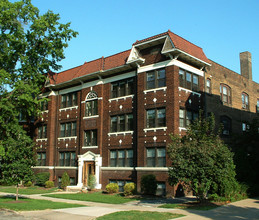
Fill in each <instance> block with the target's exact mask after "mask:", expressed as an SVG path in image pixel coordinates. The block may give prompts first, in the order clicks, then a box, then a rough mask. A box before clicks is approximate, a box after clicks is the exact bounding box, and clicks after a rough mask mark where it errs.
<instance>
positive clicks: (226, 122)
mask: <svg viewBox="0 0 259 220" xmlns="http://www.w3.org/2000/svg"><path fill="white" fill-rule="evenodd" d="M220 122H221V124H222V125H223V128H222V134H223V135H230V132H231V119H230V118H229V117H228V116H225V115H224V116H221V117H220Z"/></svg>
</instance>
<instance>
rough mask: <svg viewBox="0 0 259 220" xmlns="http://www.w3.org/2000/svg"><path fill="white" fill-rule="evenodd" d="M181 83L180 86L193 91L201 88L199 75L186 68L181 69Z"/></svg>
mask: <svg viewBox="0 0 259 220" xmlns="http://www.w3.org/2000/svg"><path fill="white" fill-rule="evenodd" d="M179 85H180V87H183V88H186V89H190V90H193V91H198V90H199V76H198V75H196V74H194V73H191V72H188V71H186V70H183V69H180V70H179Z"/></svg>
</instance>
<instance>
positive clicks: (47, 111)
mask: <svg viewBox="0 0 259 220" xmlns="http://www.w3.org/2000/svg"><path fill="white" fill-rule="evenodd" d="M40 113H41V114H43V113H49V110H44V111H41V112H40Z"/></svg>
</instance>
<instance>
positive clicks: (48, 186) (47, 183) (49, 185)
mask: <svg viewBox="0 0 259 220" xmlns="http://www.w3.org/2000/svg"><path fill="white" fill-rule="evenodd" d="M53 187H54V182H53V181H49V180H48V181H46V182H45V188H53Z"/></svg>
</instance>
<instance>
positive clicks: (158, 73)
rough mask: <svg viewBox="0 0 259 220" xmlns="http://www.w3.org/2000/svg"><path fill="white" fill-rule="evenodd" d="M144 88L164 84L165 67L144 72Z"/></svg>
mask: <svg viewBox="0 0 259 220" xmlns="http://www.w3.org/2000/svg"><path fill="white" fill-rule="evenodd" d="M146 81H147V84H146V88H147V89H154V88H160V87H164V86H166V73H165V69H160V70H154V71H151V72H147V74H146Z"/></svg>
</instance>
